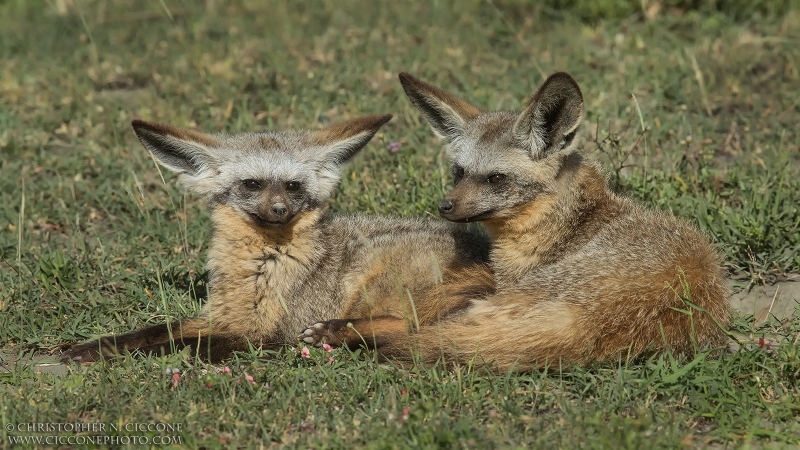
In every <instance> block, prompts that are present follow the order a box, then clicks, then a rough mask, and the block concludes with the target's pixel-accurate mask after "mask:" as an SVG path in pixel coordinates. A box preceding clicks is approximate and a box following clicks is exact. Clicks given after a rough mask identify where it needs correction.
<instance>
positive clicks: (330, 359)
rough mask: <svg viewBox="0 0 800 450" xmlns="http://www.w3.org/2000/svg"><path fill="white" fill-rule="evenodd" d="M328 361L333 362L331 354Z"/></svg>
mask: <svg viewBox="0 0 800 450" xmlns="http://www.w3.org/2000/svg"><path fill="white" fill-rule="evenodd" d="M328 362H329V363H331V364H333V356H328Z"/></svg>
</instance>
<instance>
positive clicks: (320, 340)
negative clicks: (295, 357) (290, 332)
mask: <svg viewBox="0 0 800 450" xmlns="http://www.w3.org/2000/svg"><path fill="white" fill-rule="evenodd" d="M348 323H349V321H347V320H328V321H325V322H317V323H315V324H314V325H311V326H310V327H308V328H306V329H305V330H303V331H302V332H301V333H300V334H299V335H298V336H297V339H299V340H301V341H302V342H304V343H306V344H309V345H313V346H314V347H322V344H328V345H330V346H331V347H338V346H340V345H342V339H341V338H340V337H339V336H337V335H338V334H339V332H341V331H342V329H343V328H344V329H346V328H347V324H348Z"/></svg>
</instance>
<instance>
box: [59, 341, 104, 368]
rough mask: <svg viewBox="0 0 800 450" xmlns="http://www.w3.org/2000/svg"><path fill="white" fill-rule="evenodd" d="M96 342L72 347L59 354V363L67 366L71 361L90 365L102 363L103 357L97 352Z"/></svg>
mask: <svg viewBox="0 0 800 450" xmlns="http://www.w3.org/2000/svg"><path fill="white" fill-rule="evenodd" d="M98 350H99V348H98V345H97V342H89V343H87V344H81V345H73V346H71V347H69V348H68V349H67V350H64V351H63V352H61V358H60V359H61V362H62V363H64V364H68V363H70V362H72V361H74V362H76V363H90V362H96V361H102V360H103V355H102V354H101V353H100V352H99V351H98Z"/></svg>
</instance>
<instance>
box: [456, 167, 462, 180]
mask: <svg viewBox="0 0 800 450" xmlns="http://www.w3.org/2000/svg"><path fill="white" fill-rule="evenodd" d="M456 178H458V179H461V178H464V168H463V167H456Z"/></svg>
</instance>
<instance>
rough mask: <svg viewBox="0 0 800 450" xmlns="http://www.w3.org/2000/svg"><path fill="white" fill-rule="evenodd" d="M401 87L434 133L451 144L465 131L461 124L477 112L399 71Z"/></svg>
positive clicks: (447, 94) (448, 94) (447, 93)
mask: <svg viewBox="0 0 800 450" xmlns="http://www.w3.org/2000/svg"><path fill="white" fill-rule="evenodd" d="M399 77H400V84H402V85H403V90H404V91H405V92H406V96H408V99H409V100H411V103H412V104H413V105H414V106H415V107H416V108H417V109H418V110H419V111H420V112H421V113H422V115H423V116H425V119H427V121H428V123H430V124H431V127H432V128H433V131H434V133H436V135H437V136H439V137H440V138H442V139H444V140H446V141H448V142H452V141H454V140H456V139H457V138H458V136H460V135H461V134H462V133H463V131H464V124H465V123H466V122H467V121H468V120H469V119H472V118H473V117H475V116H477V115H478V114H480V112H481V111H480V110H479V109H478V108H476V107H474V106H472V105H470V104H469V103H467V102H465V101H464V100H461V99H460V98H458V97H456V96H455V95H453V94H451V93H449V92H447V91H444V90H442V89H439V88H437V87H435V86H431V85H430V84H428V83H425V82H424V81H422V80H420V79H418V78H415V77H414V76H412V75H411V74H408V73H406V72H401V73H400V75H399Z"/></svg>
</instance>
